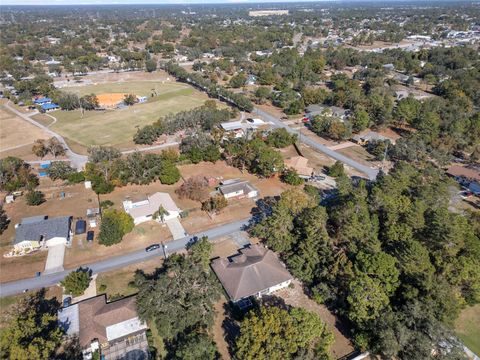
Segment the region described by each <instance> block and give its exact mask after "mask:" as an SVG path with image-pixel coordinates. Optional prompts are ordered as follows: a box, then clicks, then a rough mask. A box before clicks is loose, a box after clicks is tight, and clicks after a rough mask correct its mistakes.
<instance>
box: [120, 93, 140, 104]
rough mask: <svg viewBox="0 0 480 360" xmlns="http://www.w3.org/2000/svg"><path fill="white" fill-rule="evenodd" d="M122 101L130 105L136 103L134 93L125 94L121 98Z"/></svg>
mask: <svg viewBox="0 0 480 360" xmlns="http://www.w3.org/2000/svg"><path fill="white" fill-rule="evenodd" d="M123 102H124V103H125V105H127V106H132V105H134V104H136V103H137V97H136V96H135V94H127V95H125V97H124V98H123Z"/></svg>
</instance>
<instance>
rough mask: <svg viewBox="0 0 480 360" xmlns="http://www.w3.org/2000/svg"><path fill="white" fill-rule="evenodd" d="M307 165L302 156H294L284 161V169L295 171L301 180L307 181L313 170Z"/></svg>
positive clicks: (306, 160) (305, 159)
mask: <svg viewBox="0 0 480 360" xmlns="http://www.w3.org/2000/svg"><path fill="white" fill-rule="evenodd" d="M307 164H308V159H307V158H305V157H303V156H294V157H291V158H290V159H286V160H285V167H287V168H291V169H293V170H295V171H296V172H297V174H298V176H300V177H301V178H303V179H309V178H310V177H311V176H312V174H313V168H311V167H309V166H308V165H307Z"/></svg>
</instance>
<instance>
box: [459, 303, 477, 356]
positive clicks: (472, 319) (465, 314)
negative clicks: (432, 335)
mask: <svg viewBox="0 0 480 360" xmlns="http://www.w3.org/2000/svg"><path fill="white" fill-rule="evenodd" d="M455 333H456V334H457V336H458V337H459V338H460V340H462V341H463V343H464V344H465V345H466V346H467V347H468V348H469V349H470V350H472V351H473V352H474V353H475V354H477V355H479V354H480V304H477V305H474V306H469V307H467V308H466V309H464V310H463V311H462V312H461V313H460V316H459V317H458V319H457V321H456V322H455Z"/></svg>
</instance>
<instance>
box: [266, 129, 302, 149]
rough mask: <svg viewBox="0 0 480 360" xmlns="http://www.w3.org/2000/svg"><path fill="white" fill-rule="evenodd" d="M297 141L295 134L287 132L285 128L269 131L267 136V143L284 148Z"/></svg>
mask: <svg viewBox="0 0 480 360" xmlns="http://www.w3.org/2000/svg"><path fill="white" fill-rule="evenodd" d="M295 141H297V134H289V133H288V131H287V130H286V129H285V128H279V129H275V130H273V131H271V132H270V133H269V134H268V136H267V141H266V142H267V144H268V145H270V146H274V147H276V148H284V147H287V146H289V145H292V144H294V143H295Z"/></svg>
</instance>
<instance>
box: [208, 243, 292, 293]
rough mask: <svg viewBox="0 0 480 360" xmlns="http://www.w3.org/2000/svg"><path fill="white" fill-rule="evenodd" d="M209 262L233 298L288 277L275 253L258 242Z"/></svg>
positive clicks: (270, 285) (268, 286) (286, 279)
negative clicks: (237, 252)
mask: <svg viewBox="0 0 480 360" xmlns="http://www.w3.org/2000/svg"><path fill="white" fill-rule="evenodd" d="M211 266H212V269H213V271H214V272H215V274H216V275H217V277H218V279H219V280H220V282H221V283H222V285H223V287H224V289H225V291H226V292H227V294H228V296H229V297H230V299H231V300H233V301H237V300H240V299H242V298H245V297H248V296H251V295H255V294H257V293H259V292H260V291H262V290H265V289H268V288H270V287H272V286H275V285H278V284H281V283H283V282H285V281H288V280H291V279H292V275H290V273H289V272H288V271H287V269H285V266H284V265H283V264H282V263H281V262H280V260H278V258H277V255H276V254H275V253H274V252H273V251H271V250H268V249H266V248H265V247H263V246H260V245H251V246H250V247H248V248H245V249H242V250H241V251H240V254H239V255H236V256H233V257H231V258H230V261H229V259H225V258H219V259H215V260H213V261H212V264H211Z"/></svg>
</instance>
